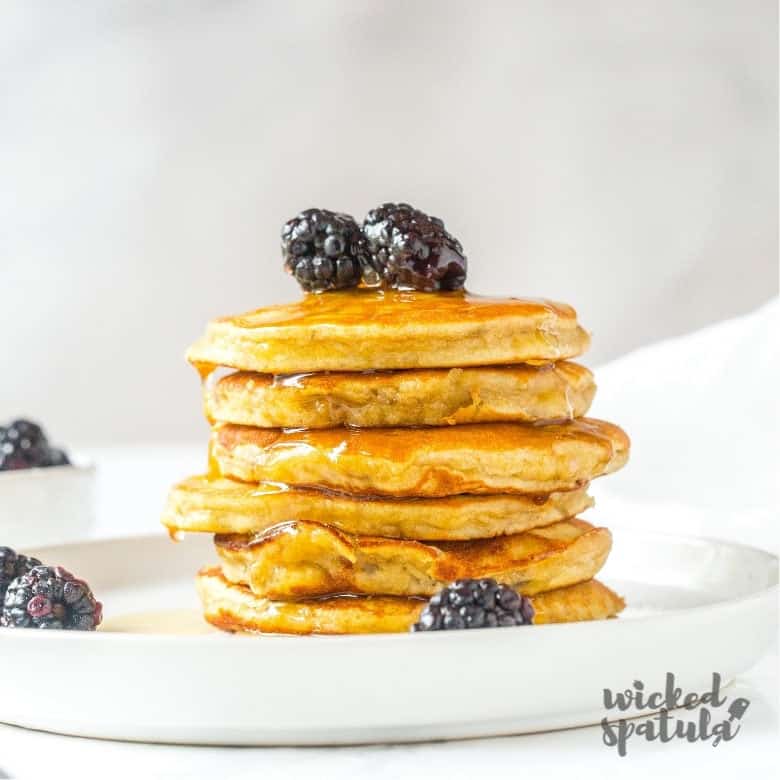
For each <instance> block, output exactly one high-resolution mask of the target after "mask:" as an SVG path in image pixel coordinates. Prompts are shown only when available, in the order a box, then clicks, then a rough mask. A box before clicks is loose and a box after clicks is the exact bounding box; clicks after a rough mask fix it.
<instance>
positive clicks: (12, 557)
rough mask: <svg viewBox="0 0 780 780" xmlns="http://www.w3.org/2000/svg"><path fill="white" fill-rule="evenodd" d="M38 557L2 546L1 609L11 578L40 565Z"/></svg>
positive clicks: (0, 558)
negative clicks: (31, 556) (21, 553)
mask: <svg viewBox="0 0 780 780" xmlns="http://www.w3.org/2000/svg"><path fill="white" fill-rule="evenodd" d="M40 565H41V562H40V561H39V560H38V559H37V558H28V557H27V556H26V555H20V554H18V553H17V552H15V551H14V550H12V549H11V548H10V547H0V610H2V605H3V599H4V598H5V591H6V589H7V588H8V585H9V584H10V583H11V580H15V579H16V578H17V577H20V576H21V575H22V574H27V572H28V571H30V569H32V568H33V567H34V566H40Z"/></svg>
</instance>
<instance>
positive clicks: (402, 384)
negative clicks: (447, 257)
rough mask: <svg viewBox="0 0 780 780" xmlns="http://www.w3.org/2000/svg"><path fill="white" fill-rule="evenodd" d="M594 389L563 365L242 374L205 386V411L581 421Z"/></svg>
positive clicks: (438, 420)
mask: <svg viewBox="0 0 780 780" xmlns="http://www.w3.org/2000/svg"><path fill="white" fill-rule="evenodd" d="M595 392H596V385H595V384H594V382H593V374H591V372H590V371H588V369H587V368H584V367H583V366H580V365H577V364H576V363H568V362H566V361H562V362H560V363H557V364H555V363H550V364H547V365H544V366H528V365H518V366H497V367H489V366H480V367H478V368H452V369H417V370H415V369H412V370H408V371H379V372H376V371H372V372H357V373H356V372H337V373H327V372H326V373H317V374H291V375H282V376H272V375H270V374H258V373H253V372H246V371H239V372H237V373H235V374H230V375H229V376H225V377H223V378H222V379H220V380H219V381H218V382H216V383H215V384H213V385H211V384H210V383H208V382H206V383H204V407H205V411H206V417H208V418H209V420H211V421H215V420H216V421H219V422H230V423H237V424H240V425H255V426H258V427H260V428H336V427H339V426H342V425H347V426H353V427H357V428H375V427H386V426H414V425H453V424H456V423H476V422H501V421H506V422H534V421H537V420H564V419H571V418H572V417H582V416H583V415H585V414H586V413H587V411H588V409H589V407H590V404H591V402H592V401H593V396H594V394H595Z"/></svg>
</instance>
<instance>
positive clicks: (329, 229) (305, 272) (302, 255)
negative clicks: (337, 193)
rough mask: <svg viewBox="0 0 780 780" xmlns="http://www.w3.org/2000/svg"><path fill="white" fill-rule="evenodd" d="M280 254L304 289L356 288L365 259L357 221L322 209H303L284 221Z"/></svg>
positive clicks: (363, 244) (322, 290)
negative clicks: (295, 215) (287, 220)
mask: <svg viewBox="0 0 780 780" xmlns="http://www.w3.org/2000/svg"><path fill="white" fill-rule="evenodd" d="M282 255H283V256H284V267H285V269H286V270H287V272H288V273H290V274H292V275H293V276H294V277H295V279H296V281H297V282H298V284H300V285H301V287H303V289H304V290H306V292H324V291H325V290H342V289H345V288H348V287H357V285H358V284H359V283H360V278H361V276H362V272H363V265H364V264H365V263H366V261H367V258H366V254H365V241H364V239H363V234H362V233H361V232H360V227H359V226H358V224H357V222H355V220H354V219H353V218H352V217H350V216H349V215H348V214H337V213H336V212H333V211H326V210H325V209H307V210H306V211H302V212H301V213H300V214H298V216H297V217H294V218H293V219H291V220H289V222H287V223H285V225H284V227H283V228H282Z"/></svg>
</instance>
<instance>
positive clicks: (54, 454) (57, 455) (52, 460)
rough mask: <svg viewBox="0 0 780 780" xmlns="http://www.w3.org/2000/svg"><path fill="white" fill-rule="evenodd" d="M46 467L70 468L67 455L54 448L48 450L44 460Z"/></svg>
mask: <svg viewBox="0 0 780 780" xmlns="http://www.w3.org/2000/svg"><path fill="white" fill-rule="evenodd" d="M45 465H46V466H70V458H69V457H68V456H67V454H66V453H65V452H64V451H63V450H60V449H57V448H56V447H51V448H50V449H49V455H48V457H47V458H46V463H45Z"/></svg>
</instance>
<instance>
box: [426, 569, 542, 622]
mask: <svg viewBox="0 0 780 780" xmlns="http://www.w3.org/2000/svg"><path fill="white" fill-rule="evenodd" d="M533 617H534V610H533V607H532V606H531V602H530V600H529V599H528V598H526V597H525V596H521V595H520V594H519V593H518V592H517V591H515V590H512V588H510V587H509V586H508V585H499V584H498V583H497V582H496V581H495V580H493V579H481V580H456V581H455V582H453V583H452V584H451V585H448V586H447V587H446V588H442V589H441V590H440V591H439V592H438V593H437V594H436V595H435V596H432V597H431V599H430V601H429V602H428V604H427V605H426V607H425V609H423V611H422V614H421V615H420V619H419V621H418V622H417V623H415V624H414V625H413V626H412V629H411V630H412V631H451V630H454V629H461V628H497V627H498V628H500V627H502V626H525V625H529V624H530V623H531V622H532V621H533Z"/></svg>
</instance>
